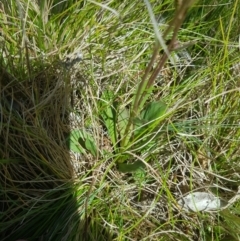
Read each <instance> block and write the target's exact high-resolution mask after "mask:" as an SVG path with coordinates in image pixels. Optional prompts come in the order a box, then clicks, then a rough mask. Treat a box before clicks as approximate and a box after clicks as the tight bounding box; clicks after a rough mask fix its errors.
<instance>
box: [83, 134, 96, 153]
mask: <svg viewBox="0 0 240 241" xmlns="http://www.w3.org/2000/svg"><path fill="white" fill-rule="evenodd" d="M85 146H86V149H87V150H88V151H90V153H91V154H92V155H93V156H97V148H96V145H95V143H94V142H93V141H92V140H91V139H89V138H87V139H86V141H85Z"/></svg>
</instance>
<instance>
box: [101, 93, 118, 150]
mask: <svg viewBox="0 0 240 241" xmlns="http://www.w3.org/2000/svg"><path fill="white" fill-rule="evenodd" d="M113 99H114V94H113V92H111V91H104V92H103V94H102V97H101V103H100V106H101V111H100V112H101V113H100V116H101V117H102V119H103V122H104V124H105V126H106V128H107V130H108V134H109V136H110V139H111V141H112V143H113V146H115V145H116V143H117V133H116V119H117V118H116V108H115V106H114V104H111V103H113Z"/></svg>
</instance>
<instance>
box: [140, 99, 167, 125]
mask: <svg viewBox="0 0 240 241" xmlns="http://www.w3.org/2000/svg"><path fill="white" fill-rule="evenodd" d="M166 109H167V106H166V104H165V103H163V102H162V101H156V102H151V103H149V104H148V105H147V106H146V108H145V109H144V110H143V111H142V113H141V117H142V120H144V121H145V122H149V121H154V120H156V119H158V118H159V117H161V116H163V115H164V114H165V113H166Z"/></svg>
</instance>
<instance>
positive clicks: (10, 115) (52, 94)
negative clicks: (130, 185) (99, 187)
mask: <svg viewBox="0 0 240 241" xmlns="http://www.w3.org/2000/svg"><path fill="white" fill-rule="evenodd" d="M0 71H1V73H0V93H1V103H0V120H1V124H0V169H1V170H0V185H1V188H0V200H1V201H0V215H1V217H0V220H1V221H0V240H2V241H5V240H7V241H16V240H28V241H31V240H37V241H38V240H39V241H40V240H66V241H69V240H112V237H111V235H110V233H109V232H108V231H107V230H106V229H105V228H104V227H103V226H102V225H101V224H100V223H96V222H95V220H94V218H92V220H91V219H90V217H88V222H89V225H88V230H85V229H86V225H85V219H86V218H85V217H84V213H85V200H86V196H87V191H88V186H87V185H85V184H84V180H76V178H74V169H73V165H72V160H71V157H70V154H69V150H68V147H67V143H66V141H65V140H66V136H67V134H68V133H69V131H70V129H71V127H70V123H69V120H68V112H69V109H70V107H69V103H70V101H69V99H70V83H69V82H70V81H69V76H68V75H67V74H64V73H63V72H62V71H61V70H60V69H59V68H58V67H54V66H51V67H47V68H46V67H44V68H42V70H41V71H39V70H38V71H34V72H37V73H40V74H36V75H34V74H32V75H31V76H32V77H31V78H30V79H29V78H27V77H24V74H22V75H21V74H20V73H18V70H17V69H13V68H12V69H11V71H10V70H6V68H5V67H4V66H3V65H2V66H1V69H0ZM19 76H21V77H19ZM26 76H27V74H26Z"/></svg>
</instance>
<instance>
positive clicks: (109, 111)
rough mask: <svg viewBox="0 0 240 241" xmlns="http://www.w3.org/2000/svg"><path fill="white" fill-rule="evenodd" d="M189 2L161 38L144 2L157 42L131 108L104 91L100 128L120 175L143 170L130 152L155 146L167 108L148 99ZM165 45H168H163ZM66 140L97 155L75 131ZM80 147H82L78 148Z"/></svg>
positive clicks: (173, 46) (92, 145)
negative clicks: (171, 33) (103, 127)
mask: <svg viewBox="0 0 240 241" xmlns="http://www.w3.org/2000/svg"><path fill="white" fill-rule="evenodd" d="M192 2H193V1H191V0H189V1H186V3H184V4H182V5H181V6H180V7H178V8H176V14H175V18H174V19H173V20H172V22H171V23H170V24H169V27H168V28H167V29H166V31H165V32H164V33H163V35H161V34H160V32H159V30H158V28H157V22H156V20H155V17H154V15H153V13H152V11H151V6H150V5H149V2H148V1H145V3H146V5H147V7H148V10H149V14H150V17H151V20H152V23H153V26H154V30H155V34H156V37H157V39H156V42H155V46H154V50H153V54H152V58H151V60H150V61H149V64H148V66H147V67H146V69H145V72H144V75H143V76H142V79H141V81H140V83H139V85H138V87H137V89H136V93H135V94H134V96H133V97H132V99H130V101H129V102H131V103H132V105H130V106H126V105H123V104H122V103H121V101H119V99H118V98H117V96H116V94H115V93H114V92H113V91H110V90H105V91H104V92H103V94H102V96H101V99H100V101H99V115H100V117H101V119H102V121H103V125H104V126H105V127H106V128H107V132H108V136H109V139H110V140H111V143H112V146H113V149H114V152H115V154H116V158H115V160H114V161H115V162H116V164H117V166H118V170H119V171H121V172H134V171H136V170H138V169H139V168H143V167H144V166H145V164H144V163H143V162H142V161H140V160H137V161H134V162H133V163H128V161H129V160H130V159H131V155H130V154H129V152H131V153H135V152H136V151H134V150H136V149H137V150H138V153H139V150H140V153H141V152H143V151H146V150H149V151H150V150H152V149H153V148H154V146H155V145H156V143H157V140H158V136H159V135H161V133H159V132H158V131H157V130H158V127H159V126H160V123H161V122H162V121H163V120H164V119H165V117H166V116H167V105H166V103H164V101H163V100H159V101H151V98H150V97H151V94H152V92H153V90H154V86H153V85H154V81H155V80H156V78H157V76H158V74H159V72H160V71H161V69H162V68H163V66H164V64H165V63H166V61H167V59H168V58H170V54H171V52H173V51H174V50H176V41H177V40H176V38H177V33H178V30H179V28H180V26H181V24H182V22H183V20H184V17H185V15H186V11H187V9H188V8H189V6H190V5H191V4H192ZM148 5H149V6H148ZM180 15H182V16H184V17H182V18H181V20H180V21H179V19H178V17H179V16H180ZM170 31H172V32H173V35H172V37H171V40H170V41H169V40H168V41H167V39H166V38H167V36H168V34H169V32H170ZM165 42H168V43H169V44H168V45H167V46H166V44H165ZM161 49H163V50H164V52H163V54H162V57H161V58H160V60H159V61H158V63H157V65H156V68H155V69H153V65H154V63H155V62H156V58H157V56H158V55H159V51H160V50H161ZM69 140H70V149H72V150H74V151H78V152H80V153H82V152H84V150H87V151H89V152H90V153H91V154H93V155H96V144H95V143H94V140H93V138H92V137H91V136H90V135H87V134H86V133H83V132H81V131H80V130H78V131H75V132H72V133H71V134H70V139H69ZM79 146H81V148H80V149H79ZM77 149H78V150H77Z"/></svg>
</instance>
